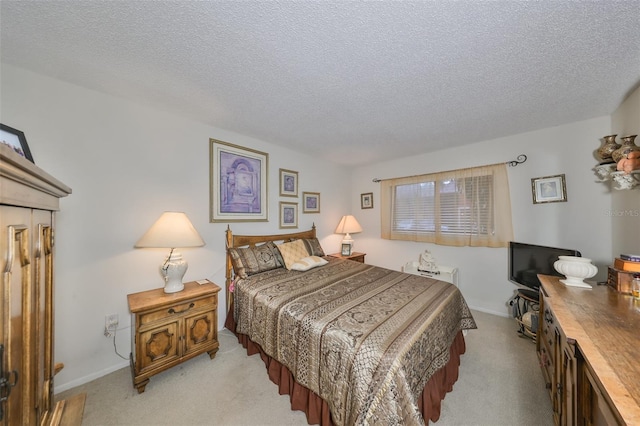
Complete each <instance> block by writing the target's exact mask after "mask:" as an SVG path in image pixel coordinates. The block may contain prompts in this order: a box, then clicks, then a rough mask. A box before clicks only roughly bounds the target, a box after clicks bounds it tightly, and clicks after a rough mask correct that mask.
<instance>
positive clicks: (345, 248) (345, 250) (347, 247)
mask: <svg viewBox="0 0 640 426" xmlns="http://www.w3.org/2000/svg"><path fill="white" fill-rule="evenodd" d="M351 247H352V245H351V244H345V243H342V250H341V251H340V254H341V255H343V256H351Z"/></svg>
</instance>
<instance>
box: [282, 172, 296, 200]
mask: <svg viewBox="0 0 640 426" xmlns="http://www.w3.org/2000/svg"><path fill="white" fill-rule="evenodd" d="M280 195H281V196H283V197H297V196H298V172H294V171H293V170H286V169H280Z"/></svg>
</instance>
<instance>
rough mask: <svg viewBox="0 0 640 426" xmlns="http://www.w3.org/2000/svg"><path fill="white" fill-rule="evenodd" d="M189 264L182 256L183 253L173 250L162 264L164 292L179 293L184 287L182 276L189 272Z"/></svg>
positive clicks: (161, 272)
mask: <svg viewBox="0 0 640 426" xmlns="http://www.w3.org/2000/svg"><path fill="white" fill-rule="evenodd" d="M188 267H189V264H188V263H187V261H186V260H184V259H183V258H182V254H180V253H178V252H177V251H175V250H174V251H173V252H172V253H171V254H169V256H167V258H166V259H165V261H164V263H163V264H162V265H160V275H162V278H164V282H165V285H164V292H165V293H177V292H179V291H182V290H183V289H184V284H183V283H182V278H183V277H184V274H185V273H186V272H187V268H188Z"/></svg>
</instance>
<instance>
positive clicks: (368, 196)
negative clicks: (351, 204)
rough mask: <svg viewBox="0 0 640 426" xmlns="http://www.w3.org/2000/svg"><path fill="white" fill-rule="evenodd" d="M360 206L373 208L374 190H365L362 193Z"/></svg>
mask: <svg viewBox="0 0 640 426" xmlns="http://www.w3.org/2000/svg"><path fill="white" fill-rule="evenodd" d="M360 208H361V209H372V208H373V192H365V193H364V194H360Z"/></svg>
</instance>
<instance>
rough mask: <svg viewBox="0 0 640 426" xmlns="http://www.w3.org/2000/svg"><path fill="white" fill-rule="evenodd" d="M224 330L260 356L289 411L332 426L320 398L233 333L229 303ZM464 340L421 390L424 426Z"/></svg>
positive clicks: (459, 338) (449, 381)
mask: <svg viewBox="0 0 640 426" xmlns="http://www.w3.org/2000/svg"><path fill="white" fill-rule="evenodd" d="M224 326H225V328H227V329H228V330H230V331H231V332H233V333H234V334H235V335H236V336H237V337H238V341H239V342H240V343H241V344H242V346H244V348H245V349H246V350H247V355H254V354H260V357H261V358H262V361H264V363H265V366H266V367H267V372H268V374H269V379H270V380H271V381H272V382H273V383H275V384H276V385H278V391H279V393H280V395H289V399H290V401H291V409H292V410H300V411H303V412H304V413H305V414H306V415H307V422H308V423H309V424H319V425H322V426H332V425H333V422H332V421H331V413H330V412H329V404H327V402H326V401H325V400H323V399H322V398H320V397H319V396H318V395H317V394H316V393H314V392H313V391H312V390H310V389H307V388H306V387H304V386H302V385H301V384H299V383H298V382H296V381H295V379H294V378H293V374H291V371H289V369H288V368H287V367H285V366H284V365H282V364H280V363H279V362H278V361H276V360H275V359H273V358H272V357H270V356H269V355H267V354H266V353H265V352H264V351H263V350H262V348H261V347H260V345H258V344H257V343H254V342H253V341H251V340H250V339H249V337H248V336H247V335H246V334H238V333H236V322H235V319H234V318H233V302H232V306H231V309H229V313H228V314H227V320H226V321H225V324H224ZM465 349H466V347H465V343H464V336H463V335H462V331H460V332H458V334H457V335H456V337H455V339H454V340H453V343H452V344H451V347H450V348H449V354H450V358H449V362H448V363H447V365H445V366H444V367H442V368H441V369H440V370H438V371H436V373H435V374H434V375H433V376H432V377H431V379H429V381H428V382H427V384H426V385H425V387H424V389H423V390H422V395H421V398H420V399H419V401H418V407H419V408H420V411H421V412H422V417H423V418H424V422H425V424H429V421H432V422H436V421H438V419H439V418H440V404H441V401H442V400H443V399H444V397H445V395H446V394H447V392H451V391H452V390H453V384H454V383H455V382H456V381H457V380H458V368H459V366H460V355H462V354H463V353H464V352H465Z"/></svg>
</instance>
